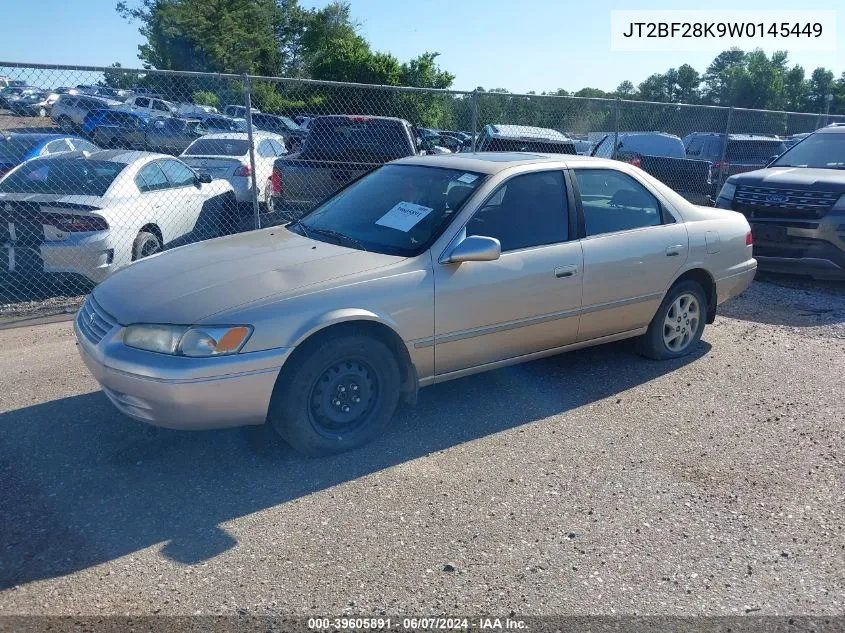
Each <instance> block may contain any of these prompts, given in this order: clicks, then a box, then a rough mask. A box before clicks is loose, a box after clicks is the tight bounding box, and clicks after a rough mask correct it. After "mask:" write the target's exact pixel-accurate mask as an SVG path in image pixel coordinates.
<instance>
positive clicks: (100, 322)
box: [76, 295, 117, 345]
mask: <svg viewBox="0 0 845 633" xmlns="http://www.w3.org/2000/svg"><path fill="white" fill-rule="evenodd" d="M76 325H77V327H79V331H80V332H82V334H83V335H84V336H85V338H87V339H88V340H89V341H90V342H91V343H93V344H94V345H96V344H97V343H99V342H100V341H102V340H103V337H104V336H105V335H106V334H108V332H109V331H110V330H111V329H112V328H113V327H114V326H116V325H117V319H115V318H114V317H113V316H112V315H110V314H109V313H108V312H106V311H105V310H104V309H103V308H102V306H100V304H99V303H97V300H96V299H94V295H88V298H87V299H86V300H85V303H84V304H82V309H81V310H80V311H79V314H77V315H76Z"/></svg>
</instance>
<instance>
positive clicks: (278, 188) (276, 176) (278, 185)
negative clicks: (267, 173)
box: [270, 167, 282, 195]
mask: <svg viewBox="0 0 845 633" xmlns="http://www.w3.org/2000/svg"><path fill="white" fill-rule="evenodd" d="M270 180H271V184H272V185H273V193H274V194H276V195H280V194H281V193H282V170H281V169H279V168H278V167H273V176H272V177H271V179H270Z"/></svg>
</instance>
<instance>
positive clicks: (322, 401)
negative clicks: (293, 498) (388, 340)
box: [269, 329, 400, 455]
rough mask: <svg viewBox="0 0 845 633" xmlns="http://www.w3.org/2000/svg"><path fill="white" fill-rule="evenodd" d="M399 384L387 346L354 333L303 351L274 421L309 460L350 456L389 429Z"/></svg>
mask: <svg viewBox="0 0 845 633" xmlns="http://www.w3.org/2000/svg"><path fill="white" fill-rule="evenodd" d="M399 383H400V376H399V366H398V364H397V362H396V358H395V357H394V355H393V353H392V352H391V351H390V349H389V348H388V347H387V345H385V344H384V343H382V342H381V341H379V340H377V339H375V338H372V337H371V336H367V335H366V334H363V333H361V332H360V331H357V330H354V329H349V330H346V331H345V332H344V333H343V334H339V335H335V336H329V337H325V338H322V339H321V340H318V341H316V342H315V343H313V344H310V345H309V344H308V343H306V344H305V346H304V347H303V348H302V349H300V351H299V354H298V357H297V358H295V359H293V363H292V365H291V366H290V367H287V368H286V369H285V370H284V371H283V372H282V374H281V375H280V376H279V379H278V382H277V384H276V389H275V391H274V394H273V400H272V402H271V404H270V414H269V418H270V422H271V424H272V425H273V427H274V428H275V429H276V431H278V433H279V434H280V435H281V436H282V437H283V438H284V439H285V440H286V441H287V442H288V443H289V444H291V446H293V447H294V448H295V449H296V450H298V451H300V452H302V453H305V454H307V455H326V454H330V453H340V452H343V451H347V450H350V449H353V448H356V447H358V446H361V445H362V444H365V443H366V442H368V441H370V440H371V439H373V438H374V437H375V436H376V435H378V434H379V433H380V432H381V431H382V430H383V429H384V428H385V427H386V426H387V424H388V422H389V421H390V418H391V417H392V416H393V412H394V411H395V410H396V405H397V403H398V401H399Z"/></svg>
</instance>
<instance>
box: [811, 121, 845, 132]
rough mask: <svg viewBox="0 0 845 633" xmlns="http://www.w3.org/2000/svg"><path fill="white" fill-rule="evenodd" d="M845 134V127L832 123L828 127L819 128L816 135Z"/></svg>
mask: <svg viewBox="0 0 845 633" xmlns="http://www.w3.org/2000/svg"><path fill="white" fill-rule="evenodd" d="M819 133H822V134H845V125H842V124H841V123H831V124H830V125H828V126H827V127H823V128H819V129H818V130H816V131H815V132H814V134H819Z"/></svg>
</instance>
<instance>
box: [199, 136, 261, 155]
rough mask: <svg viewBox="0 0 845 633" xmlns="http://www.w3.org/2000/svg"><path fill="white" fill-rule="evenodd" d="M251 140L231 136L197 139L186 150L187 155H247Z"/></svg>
mask: <svg viewBox="0 0 845 633" xmlns="http://www.w3.org/2000/svg"><path fill="white" fill-rule="evenodd" d="M247 152H249V141H248V140H241V139H229V138H201V139H197V140H196V141H194V142H193V143H191V145H190V146H189V147H188V149H186V150H185V154H184V155H185V156H246V154H247Z"/></svg>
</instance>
